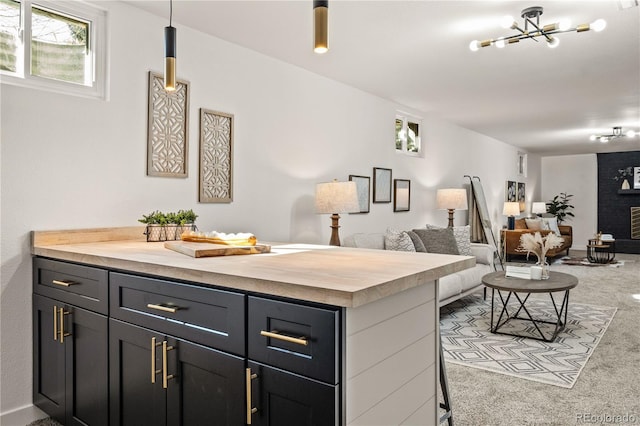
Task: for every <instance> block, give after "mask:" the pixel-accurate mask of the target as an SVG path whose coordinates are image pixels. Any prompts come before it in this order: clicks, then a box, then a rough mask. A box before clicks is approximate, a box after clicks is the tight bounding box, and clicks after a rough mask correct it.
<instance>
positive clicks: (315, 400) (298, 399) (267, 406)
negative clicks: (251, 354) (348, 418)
mask: <svg viewBox="0 0 640 426" xmlns="http://www.w3.org/2000/svg"><path fill="white" fill-rule="evenodd" d="M248 366H249V368H250V369H251V373H253V374H256V375H257V376H256V377H255V378H254V379H251V381H250V383H251V385H250V386H251V401H248V402H250V403H251V408H256V409H257V411H256V412H255V413H253V414H252V415H251V420H252V421H251V424H252V425H260V426H263V425H269V426H329V425H331V426H334V425H339V424H340V420H339V416H338V412H339V410H338V409H337V408H338V407H339V391H338V385H327V384H324V383H320V382H317V381H315V380H312V379H308V378H305V377H302V376H298V375H296V374H292V373H288V372H286V371H283V370H279V369H277V368H273V367H267V366H264V365H261V364H258V363H255V362H249V363H248Z"/></svg>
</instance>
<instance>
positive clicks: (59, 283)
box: [51, 280, 78, 287]
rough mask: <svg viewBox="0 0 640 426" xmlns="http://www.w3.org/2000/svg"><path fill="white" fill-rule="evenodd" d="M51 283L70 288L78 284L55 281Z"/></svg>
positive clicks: (68, 281)
mask: <svg viewBox="0 0 640 426" xmlns="http://www.w3.org/2000/svg"><path fill="white" fill-rule="evenodd" d="M51 283H53V284H55V285H61V286H63V287H69V286H72V285H76V284H78V283H77V282H75V281H71V280H53V281H51Z"/></svg>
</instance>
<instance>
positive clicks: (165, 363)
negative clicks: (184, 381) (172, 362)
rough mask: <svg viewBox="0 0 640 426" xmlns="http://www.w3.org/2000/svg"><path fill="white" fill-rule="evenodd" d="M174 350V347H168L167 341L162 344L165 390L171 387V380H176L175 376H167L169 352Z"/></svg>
mask: <svg viewBox="0 0 640 426" xmlns="http://www.w3.org/2000/svg"><path fill="white" fill-rule="evenodd" d="M173 349H174V347H173V346H167V341H166V340H164V341H163V342H162V387H163V388H164V389H167V388H168V387H169V380H171V379H173V378H174V375H173V374H169V375H167V352H168V351H171V350H173Z"/></svg>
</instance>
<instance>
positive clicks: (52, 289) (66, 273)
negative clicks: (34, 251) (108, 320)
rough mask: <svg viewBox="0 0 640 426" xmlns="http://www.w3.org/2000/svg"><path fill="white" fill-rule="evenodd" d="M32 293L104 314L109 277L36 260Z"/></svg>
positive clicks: (95, 270)
mask: <svg viewBox="0 0 640 426" xmlns="http://www.w3.org/2000/svg"><path fill="white" fill-rule="evenodd" d="M33 292H34V293H37V294H40V295H43V296H48V297H51V298H52V299H57V300H60V301H62V302H65V303H69V304H71V305H75V306H78V307H81V308H85V309H88V310H91V311H94V312H98V313H101V314H107V312H108V310H109V299H108V295H109V274H108V272H107V271H106V270H104V269H99V268H94V267H91V266H85V265H78V264H74V263H67V262H61V261H58V260H50V259H44V258H41V257H36V258H34V260H33Z"/></svg>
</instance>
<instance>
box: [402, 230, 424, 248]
mask: <svg viewBox="0 0 640 426" xmlns="http://www.w3.org/2000/svg"><path fill="white" fill-rule="evenodd" d="M405 232H406V233H407V235H408V236H409V238H411V241H413V245H414V247H415V248H416V251H417V252H418V253H426V252H427V249H426V248H425V247H424V244H422V240H421V239H420V237H419V236H418V234H416V233H415V232H413V231H405Z"/></svg>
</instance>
